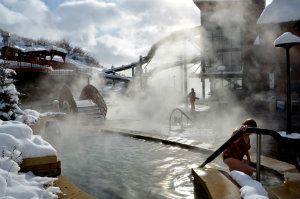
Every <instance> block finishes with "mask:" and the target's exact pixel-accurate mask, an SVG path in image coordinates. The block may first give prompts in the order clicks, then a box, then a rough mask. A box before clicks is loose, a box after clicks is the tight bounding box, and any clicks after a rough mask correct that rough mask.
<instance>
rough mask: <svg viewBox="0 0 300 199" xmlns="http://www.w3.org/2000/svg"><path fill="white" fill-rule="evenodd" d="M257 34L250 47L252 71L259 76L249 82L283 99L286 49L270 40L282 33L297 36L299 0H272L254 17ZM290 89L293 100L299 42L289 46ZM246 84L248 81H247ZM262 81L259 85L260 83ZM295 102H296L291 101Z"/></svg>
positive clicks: (298, 79)
mask: <svg viewBox="0 0 300 199" xmlns="http://www.w3.org/2000/svg"><path fill="white" fill-rule="evenodd" d="M257 28H258V37H257V43H256V45H255V46H254V47H253V51H254V52H255V53H254V55H255V60H257V68H256V71H252V74H255V73H257V72H258V71H260V76H257V77H256V81H255V82H252V83H251V86H252V87H253V88H254V89H255V90H258V91H262V92H263V91H267V92H269V93H271V94H272V95H274V96H275V97H276V99H277V100H280V101H285V100H286V65H287V64H286V52H285V49H283V48H276V47H275V46H274V41H275V40H276V39H277V38H278V37H279V36H280V35H282V34H283V33H285V32H291V33H292V34H293V35H296V36H298V37H299V36H300V0H273V2H272V3H271V4H270V5H268V6H267V7H266V8H265V9H264V10H263V12H262V13H261V15H260V17H259V18H258V20H257ZM290 69H291V93H292V98H293V100H294V102H296V101H297V100H298V103H299V94H300V46H299V45H298V46H293V47H292V48H291V49H290ZM249 84H250V83H249ZM259 84H261V85H264V86H263V87H262V86H260V85H259ZM295 105H296V106H298V109H299V104H298V105H297V103H295Z"/></svg>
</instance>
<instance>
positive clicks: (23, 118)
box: [15, 109, 41, 125]
mask: <svg viewBox="0 0 300 199" xmlns="http://www.w3.org/2000/svg"><path fill="white" fill-rule="evenodd" d="M23 112H24V115H19V116H18V117H17V118H16V119H15V121H19V122H23V123H25V124H28V125H31V124H35V123H37V122H38V121H39V120H40V116H41V114H40V113H39V112H37V111H35V110H31V109H25V110H24V111H23Z"/></svg>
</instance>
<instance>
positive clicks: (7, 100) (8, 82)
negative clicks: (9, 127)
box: [0, 63, 23, 121]
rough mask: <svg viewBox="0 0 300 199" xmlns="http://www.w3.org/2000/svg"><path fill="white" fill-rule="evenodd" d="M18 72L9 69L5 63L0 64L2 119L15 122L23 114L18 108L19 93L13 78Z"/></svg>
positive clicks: (0, 113)
mask: <svg viewBox="0 0 300 199" xmlns="http://www.w3.org/2000/svg"><path fill="white" fill-rule="evenodd" d="M14 75H16V72H15V71H14V70H12V69H8V68H7V66H6V64H5V63H0V119H1V120H4V121H7V120H14V119H16V117H17V115H19V114H23V111H22V110H21V109H20V108H19V106H18V101H19V94H20V93H19V92H18V91H17V89H16V87H15V85H14V80H13V79H12V76H14Z"/></svg>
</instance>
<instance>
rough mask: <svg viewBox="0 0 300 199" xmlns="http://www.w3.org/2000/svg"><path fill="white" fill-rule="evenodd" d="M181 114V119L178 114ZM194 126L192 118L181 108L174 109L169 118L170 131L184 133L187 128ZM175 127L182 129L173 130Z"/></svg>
mask: <svg viewBox="0 0 300 199" xmlns="http://www.w3.org/2000/svg"><path fill="white" fill-rule="evenodd" d="M177 113H179V117H178V114H177ZM176 114H177V115H176ZM192 124H193V120H192V119H191V116H189V115H188V114H187V113H185V112H184V111H183V110H181V109H180V108H174V109H173V110H172V112H171V114H170V117H169V131H172V130H180V131H183V130H184V129H185V128H186V127H188V126H191V125H192ZM173 126H179V127H180V128H179V129H178V128H177V129H176V128H172V127H173Z"/></svg>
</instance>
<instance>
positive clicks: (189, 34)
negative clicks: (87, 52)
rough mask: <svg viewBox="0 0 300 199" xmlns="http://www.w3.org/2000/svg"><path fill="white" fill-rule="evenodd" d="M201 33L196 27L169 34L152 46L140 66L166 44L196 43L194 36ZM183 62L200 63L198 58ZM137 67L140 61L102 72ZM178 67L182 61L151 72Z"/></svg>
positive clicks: (201, 29)
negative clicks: (186, 41) (179, 42)
mask: <svg viewBox="0 0 300 199" xmlns="http://www.w3.org/2000/svg"><path fill="white" fill-rule="evenodd" d="M202 31H203V27H202V26H197V27H194V28H188V29H184V30H179V31H175V32H173V33H171V34H170V35H168V36H166V37H165V38H163V39H161V40H159V41H158V42H156V43H155V44H154V45H152V47H151V49H150V50H149V52H148V54H147V55H146V56H145V57H142V60H141V62H142V65H143V64H148V63H150V61H151V60H152V58H153V57H154V56H155V53H156V51H157V49H158V48H159V47H160V46H162V45H164V44H166V43H171V42H176V41H180V40H189V41H193V42H194V43H197V41H196V39H195V36H198V35H200V34H201V32H202ZM185 62H186V63H187V64H193V63H194V64H196V63H199V62H200V57H199V56H197V57H193V58H192V59H189V60H185ZM139 65H140V61H137V62H133V63H131V64H128V65H122V66H119V67H115V68H110V69H106V70H104V72H105V73H114V72H119V71H123V70H128V69H131V68H133V67H137V66H139ZM180 65H183V61H176V62H172V63H169V64H164V65H162V66H161V67H157V69H155V70H154V71H153V72H158V71H160V70H164V69H168V68H172V67H174V66H180Z"/></svg>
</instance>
